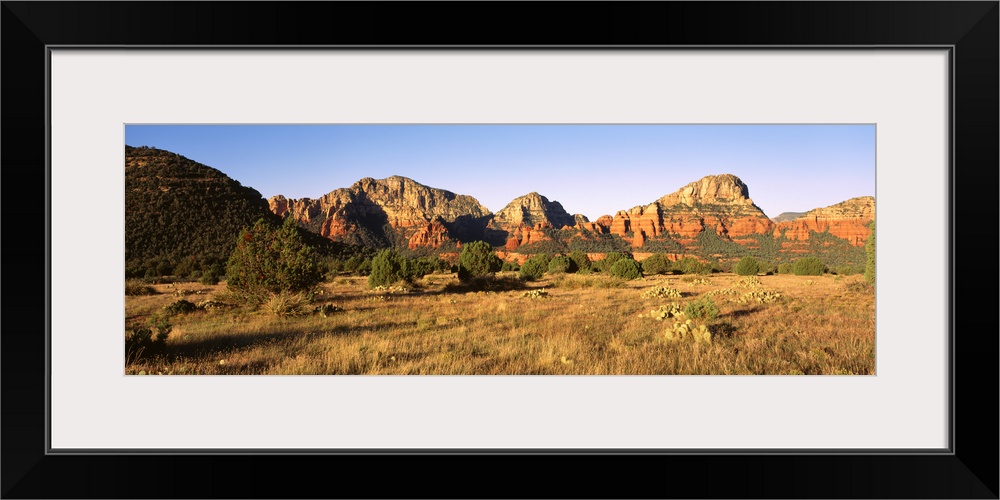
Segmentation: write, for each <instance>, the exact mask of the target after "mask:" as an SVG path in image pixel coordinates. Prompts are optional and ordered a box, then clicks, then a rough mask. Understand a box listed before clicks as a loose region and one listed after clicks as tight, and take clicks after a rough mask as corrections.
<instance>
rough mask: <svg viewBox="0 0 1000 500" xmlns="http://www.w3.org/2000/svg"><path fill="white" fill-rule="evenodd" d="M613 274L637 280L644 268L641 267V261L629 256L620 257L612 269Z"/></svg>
mask: <svg viewBox="0 0 1000 500" xmlns="http://www.w3.org/2000/svg"><path fill="white" fill-rule="evenodd" d="M609 272H610V274H611V276H614V277H617V278H622V279H627V280H635V279H639V278H641V277H642V270H641V269H639V263H638V262H636V261H634V260H632V259H628V258H622V259H618V261H616V262H615V263H614V264H613V265H612V266H611V269H610V271H609Z"/></svg>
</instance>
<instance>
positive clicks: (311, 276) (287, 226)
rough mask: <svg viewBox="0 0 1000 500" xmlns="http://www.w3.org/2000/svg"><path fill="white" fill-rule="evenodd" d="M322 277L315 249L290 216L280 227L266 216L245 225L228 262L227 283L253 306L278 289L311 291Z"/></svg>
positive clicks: (280, 291)
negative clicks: (268, 220)
mask: <svg viewBox="0 0 1000 500" xmlns="http://www.w3.org/2000/svg"><path fill="white" fill-rule="evenodd" d="M322 279H323V275H322V273H321V272H320V268H319V265H318V263H317V261H316V255H315V253H314V252H313V249H312V248H311V247H309V246H307V245H306V244H305V243H304V242H303V241H302V237H301V236H300V234H299V231H298V227H297V226H296V225H295V221H294V220H293V219H292V218H290V217H289V218H288V219H286V220H285V223H284V224H282V226H281V227H279V228H272V227H271V226H270V225H269V224H267V223H266V222H265V221H264V219H259V220H257V222H256V223H254V225H253V227H252V228H250V229H246V228H244V229H243V231H241V232H240V236H239V239H238V240H237V243H236V248H235V249H234V250H233V253H232V254H231V255H230V257H229V262H228V263H227V265H226V284H227V287H228V288H229V289H230V290H231V291H233V292H234V293H235V294H237V295H238V296H239V298H240V299H242V300H243V301H245V302H247V303H249V304H251V305H254V306H256V305H260V304H262V303H264V302H266V301H267V300H269V299H270V298H271V296H272V295H274V294H277V293H282V292H293V293H294V292H305V291H312V289H313V288H315V287H316V285H318V284H319V283H320V282H321V281H322Z"/></svg>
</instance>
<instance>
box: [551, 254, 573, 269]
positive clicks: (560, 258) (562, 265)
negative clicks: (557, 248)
mask: <svg viewBox="0 0 1000 500" xmlns="http://www.w3.org/2000/svg"><path fill="white" fill-rule="evenodd" d="M548 269H549V272H550V273H568V272H571V271H570V270H571V269H573V261H571V260H569V257H567V256H565V255H557V256H555V257H552V260H550V261H549V268H548Z"/></svg>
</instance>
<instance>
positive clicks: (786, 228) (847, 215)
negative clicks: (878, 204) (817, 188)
mask: <svg viewBox="0 0 1000 500" xmlns="http://www.w3.org/2000/svg"><path fill="white" fill-rule="evenodd" d="M873 219H875V198H874V197H872V196H860V197H858V198H851V199H849V200H847V201H843V202H840V203H837V204H835V205H831V206H829V207H824V208H816V209H813V210H810V211H808V212H806V213H805V215H802V216H800V217H798V218H796V219H793V220H790V221H785V222H780V223H778V224H777V225H776V226H775V228H774V236H775V237H776V238H777V237H780V236H781V234H782V233H784V235H785V238H787V239H790V240H795V241H804V240H808V239H809V232H810V231H816V232H818V233H822V232H829V233H830V234H831V235H833V236H836V237H838V238H843V239H845V240H847V241H848V242H850V244H851V245H854V246H861V245H864V244H865V240H866V239H867V238H868V235H869V234H871V230H869V229H868V224H869V223H871V221H872V220H873Z"/></svg>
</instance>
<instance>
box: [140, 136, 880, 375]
mask: <svg viewBox="0 0 1000 500" xmlns="http://www.w3.org/2000/svg"><path fill="white" fill-rule="evenodd" d="M124 164H125V262H124V268H125V283H124V292H125V318H124V332H123V334H124V348H123V355H124V370H125V374H127V375H421V374H426V375H549V374H551V375H675V374H678V375H679V374H694V375H873V374H874V373H875V289H874V283H875V196H874V195H875V126H874V125H127V126H126V127H125V146H124ZM751 195H752V196H751Z"/></svg>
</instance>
